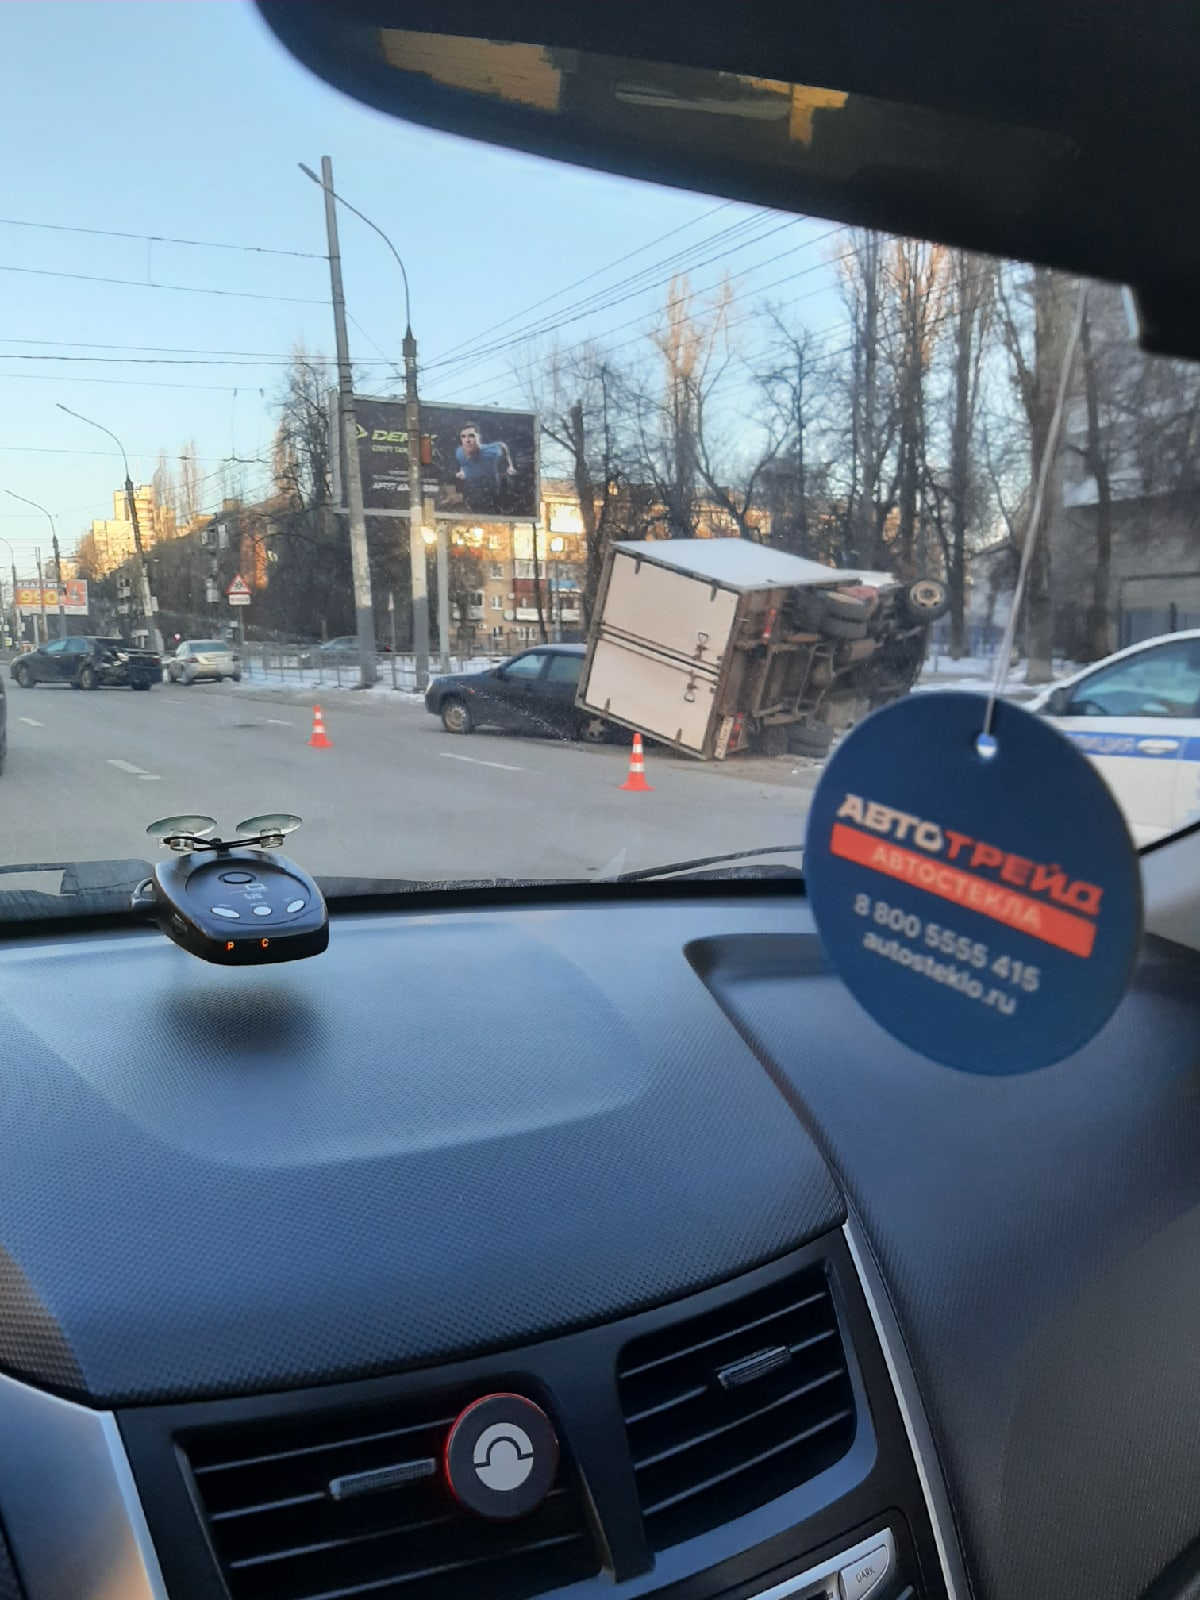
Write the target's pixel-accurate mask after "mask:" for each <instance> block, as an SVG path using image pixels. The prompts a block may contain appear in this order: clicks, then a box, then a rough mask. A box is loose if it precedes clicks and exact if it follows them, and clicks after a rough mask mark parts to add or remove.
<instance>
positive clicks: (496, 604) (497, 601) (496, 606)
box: [492, 594, 504, 611]
mask: <svg viewBox="0 0 1200 1600" xmlns="http://www.w3.org/2000/svg"><path fill="white" fill-rule="evenodd" d="M492 610H493V611H503V610H504V597H503V595H499V594H494V595H493V596H492Z"/></svg>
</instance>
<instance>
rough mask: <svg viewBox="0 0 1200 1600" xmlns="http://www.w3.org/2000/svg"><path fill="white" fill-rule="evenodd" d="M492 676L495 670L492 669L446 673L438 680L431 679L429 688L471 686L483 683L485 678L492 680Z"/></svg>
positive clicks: (437, 678)
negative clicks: (458, 685)
mask: <svg viewBox="0 0 1200 1600" xmlns="http://www.w3.org/2000/svg"><path fill="white" fill-rule="evenodd" d="M492 676H493V669H492V668H491V667H484V669H483V670H482V671H481V672H444V673H441V674H440V675H439V676H438V677H436V678H431V679H430V682H429V687H430V688H431V689H440V688H446V687H447V686H448V685H450V684H464V683H465V684H468V685H469V684H472V683H482V682H483V680H484V679H485V678H490V677H492Z"/></svg>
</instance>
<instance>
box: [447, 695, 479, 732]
mask: <svg viewBox="0 0 1200 1600" xmlns="http://www.w3.org/2000/svg"><path fill="white" fill-rule="evenodd" d="M442 727H443V728H445V730H446V732H447V733H473V732H474V731H475V724H474V722H473V721H472V719H471V710H470V707H469V706H468V705H467V703H466V701H465V700H459V699H458V698H457V697H455V698H453V699H450V700H443V701H442Z"/></svg>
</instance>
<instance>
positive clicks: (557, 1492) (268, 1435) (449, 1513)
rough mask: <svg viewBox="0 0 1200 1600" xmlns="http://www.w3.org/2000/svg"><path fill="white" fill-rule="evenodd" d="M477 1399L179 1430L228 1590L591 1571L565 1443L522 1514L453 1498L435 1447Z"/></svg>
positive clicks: (501, 1584)
mask: <svg viewBox="0 0 1200 1600" xmlns="http://www.w3.org/2000/svg"><path fill="white" fill-rule="evenodd" d="M476 1398H478V1396H476V1395H465V1396H452V1397H451V1399H450V1400H449V1402H445V1401H439V1402H437V1403H436V1404H425V1405H421V1404H420V1403H407V1404H405V1405H404V1406H403V1408H389V1409H383V1408H380V1409H375V1410H370V1411H357V1412H346V1411H342V1412H339V1413H336V1414H329V1413H325V1414H323V1415H317V1414H314V1413H311V1412H310V1413H306V1414H303V1415H300V1416H296V1417H292V1418H289V1419H287V1420H278V1421H275V1420H273V1421H271V1422H257V1423H252V1424H247V1425H245V1426H238V1427H236V1428H223V1429H220V1430H213V1431H208V1430H206V1431H205V1432H203V1433H197V1434H193V1435H190V1436H189V1437H187V1438H185V1439H182V1440H181V1441H180V1443H181V1444H182V1445H183V1448H184V1450H185V1451H186V1454H187V1458H188V1462H189V1464H190V1466H191V1469H192V1473H193V1475H194V1478H195V1483H196V1488H197V1491H198V1496H199V1499H200V1502H201V1505H202V1507H203V1511H204V1514H205V1517H206V1519H207V1523H208V1529H209V1534H210V1537H211V1539H212V1543H213V1546H214V1549H215V1551H216V1554H217V1558H218V1560H219V1562H220V1564H221V1569H222V1571H223V1573H224V1575H225V1581H226V1583H227V1585H228V1587H229V1592H230V1595H231V1596H232V1600H349V1597H351V1596H356V1595H369V1596H370V1597H371V1600H400V1597H403V1600H462V1596H463V1595H467V1594H503V1595H505V1596H506V1597H512V1600H524V1597H527V1596H530V1595H538V1594H542V1593H544V1592H545V1591H546V1590H548V1589H556V1588H559V1587H561V1586H562V1585H564V1584H568V1583H574V1582H575V1581H576V1580H578V1579H580V1578H585V1577H588V1576H590V1575H591V1574H593V1573H595V1572H598V1571H599V1561H598V1559H597V1557H596V1553H595V1548H594V1546H593V1543H592V1541H591V1538H590V1537H589V1535H588V1533H587V1531H586V1526H585V1522H584V1517H583V1508H582V1500H581V1495H580V1491H579V1488H578V1484H577V1480H576V1478H575V1475H574V1472H573V1469H572V1466H571V1464H570V1463H569V1462H568V1461H567V1460H566V1459H565V1455H564V1459H563V1460H562V1461H561V1462H560V1466H559V1473H558V1481H557V1483H556V1484H555V1486H554V1488H553V1489H552V1490H551V1492H550V1495H549V1497H548V1498H547V1499H546V1500H545V1501H544V1502H543V1504H542V1505H541V1506H540V1507H539V1508H538V1509H537V1511H535V1512H534V1513H533V1514H532V1515H531V1516H528V1517H525V1518H523V1519H522V1520H521V1521H519V1522H509V1523H499V1522H485V1521H483V1520H481V1519H480V1518H479V1517H477V1516H475V1515H473V1514H472V1513H471V1512H468V1511H465V1510H463V1509H462V1508H461V1507H460V1506H459V1505H458V1503H457V1502H456V1501H455V1500H454V1499H453V1497H452V1496H451V1494H450V1491H449V1489H448V1488H447V1486H446V1482H445V1478H444V1476H443V1469H442V1447H443V1445H444V1443H445V1439H446V1434H447V1432H448V1431H449V1428H450V1425H451V1423H452V1422H453V1420H454V1418H455V1416H456V1415H457V1413H458V1411H459V1410H460V1409H461V1408H462V1405H464V1404H466V1403H468V1402H469V1401H470V1400H473V1399H476Z"/></svg>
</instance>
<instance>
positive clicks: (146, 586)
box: [55, 400, 162, 654]
mask: <svg viewBox="0 0 1200 1600" xmlns="http://www.w3.org/2000/svg"><path fill="white" fill-rule="evenodd" d="M55 405H57V407H58V409H59V410H60V411H65V412H66V413H67V415H68V416H69V417H75V418H76V419H77V420H78V421H79V422H86V423H87V425H88V427H89V428H99V430H100V432H101V433H105V434H107V435H108V437H109V438H110V439H111V440H112V442H113V443H114V444H115V445H116V447H117V449H118V450H119V451H120V452H121V461H122V464H123V465H124V468H125V504H126V506H127V507H128V509H129V520H130V522H131V523H132V525H133V548H134V552H135V559H136V565H137V571H138V588H139V590H140V592H141V606H142V616H143V617H144V618H145V620H146V629H147V632H148V633H149V634H150V636H151V638H152V639H153V641H154V648H155V650H156V651H158V652H159V653H160V654H161V652H162V634H161V633H159V631H158V620H157V617H156V614H155V613H156V612H157V609H158V607H157V606H156V604H155V600H154V596H153V594H152V593H151V592H150V574H149V572H148V570H147V568H146V552H145V551H144V550H143V549H142V530H141V526H140V524H139V523H138V513H137V501H136V500H135V498H134V494H133V479H132V478H131V477H130V476H129V457H128V456H127V455H126V454H125V446H124V445H123V444H122V443H121V441H120V439H118V438H117V436H116V434H115V433H114V432H113V431H112V429H111V428H106V427H105V426H104V424H103V423H102V422H96V421H95V420H94V418H92V417H85V416H84V415H83V413H82V411H72V410H71V408H70V406H64V405H63V403H62V402H61V400H56V401H55Z"/></svg>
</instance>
